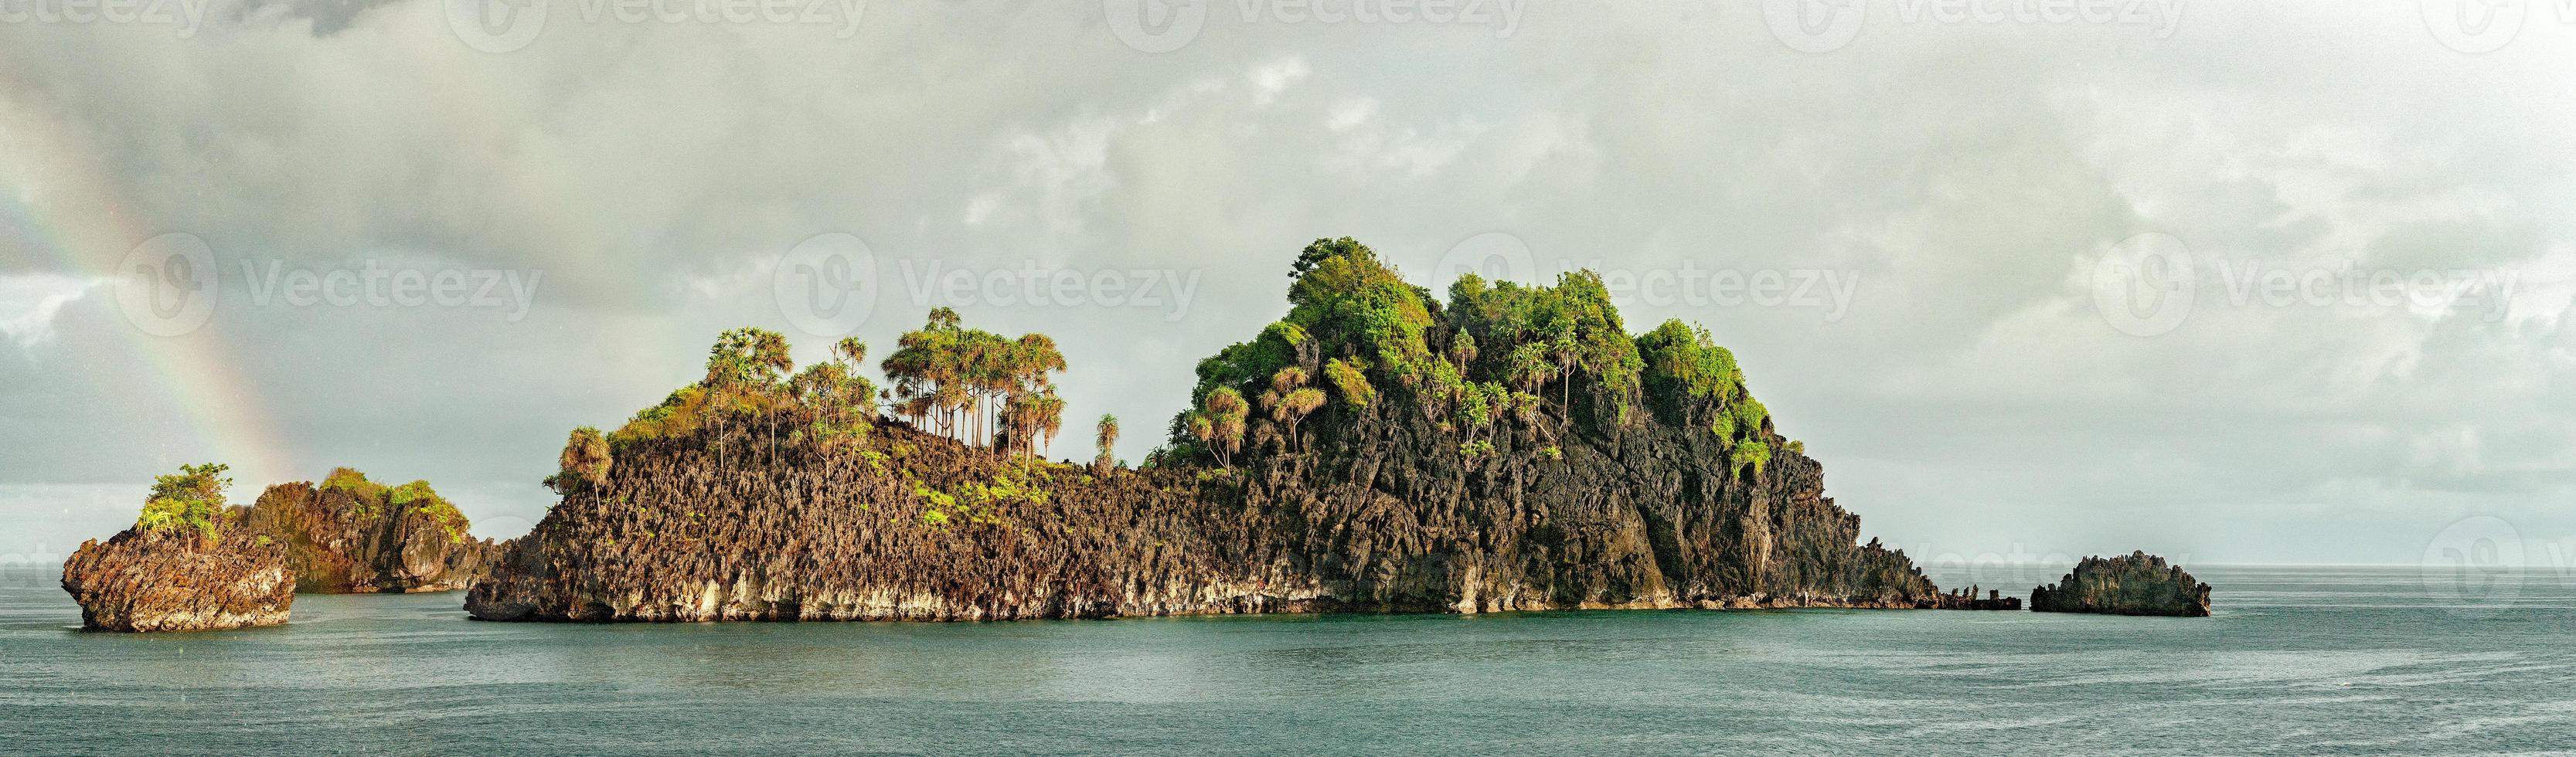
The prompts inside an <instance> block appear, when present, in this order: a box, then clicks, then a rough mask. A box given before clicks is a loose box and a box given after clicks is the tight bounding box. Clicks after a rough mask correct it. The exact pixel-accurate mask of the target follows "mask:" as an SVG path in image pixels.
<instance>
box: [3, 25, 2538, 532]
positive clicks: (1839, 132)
mask: <svg viewBox="0 0 2576 757" xmlns="http://www.w3.org/2000/svg"><path fill="white" fill-rule="evenodd" d="M540 1H541V0H540ZM631 1H632V0H630V2H631ZM65 2H66V0H44V1H43V2H34V1H33V0H10V3H9V4H0V12H5V14H7V17H6V18H0V145H5V147H0V553H7V554H9V555H16V556H33V559H37V560H39V561H43V560H47V559H50V560H59V559H60V556H61V555H62V554H64V553H67V552H69V551H70V550H71V549H72V548H73V547H74V546H76V545H77V544H78V542H79V541H80V540H81V539H83V538H90V537H104V536H107V535H109V534H110V533H112V532H114V531H116V530H117V529H119V528H121V527H123V526H124V525H125V524H127V523H128V522H130V520H131V518H132V517H133V513H134V511H135V509H136V508H137V507H139V506H140V504H141V499H142V493H143V491H144V487H145V485H146V483H147V482H148V481H149V480H150V477H151V476H153V475H155V474H157V473H163V472H168V471H170V470H172V469H174V468H175V467H176V466H177V465H179V464H181V463H187V462H197V461H203V460H221V461H226V462H230V463H232V464H233V465H234V466H235V473H236V478H237V479H238V485H237V488H236V490H235V497H236V498H237V499H240V500H243V501H248V500H249V499H251V498H252V497H254V496H256V494H257V492H258V490H259V488H260V487H262V486H265V485H267V484H270V483H276V482H279V481H286V480H301V479H309V478H316V477H319V476H321V475H322V474H323V473H324V472H326V471H327V470H328V469H330V468H331V467H332V466H335V465H352V466H357V467H360V468H362V469H364V470H366V471H368V472H369V473H371V474H374V475H375V476H376V477H378V478H379V479H385V480H392V481H407V480H410V479H413V478H425V479H428V480H429V481H431V482H433V483H434V484H436V485H437V486H438V487H439V488H440V490H441V491H443V492H446V493H447V494H449V496H450V497H451V498H452V499H454V500H455V501H456V502H457V503H458V505H459V506H460V507H461V508H463V509H464V511H465V512H466V513H467V514H468V515H469V516H471V517H473V518H474V519H475V521H476V528H475V530H476V531H477V532H478V533H481V534H483V535H491V536H511V535H515V534H517V533H518V532H520V531H523V530H525V528H526V527H527V526H528V524H529V523H530V522H531V521H533V520H534V519H535V518H537V517H539V516H540V515H541V514H542V512H543V510H544V507H545V506H546V504H547V502H548V495H547V493H546V492H545V490H544V489H542V488H541V487H540V486H539V485H538V483H537V482H538V481H539V480H540V479H541V478H543V477H544V476H545V475H546V474H547V473H548V472H550V470H551V469H552V467H553V464H554V463H553V460H554V455H555V452H556V450H557V449H559V448H560V446H561V444H562V442H563V438H564V434H565V432H566V431H567V430H568V429H570V428H572V427H574V426H578V425H598V426H602V427H612V426H614V425H615V424H617V423H619V422H620V421H622V420H623V419H624V418H625V417H626V416H627V415H628V414H629V413H631V412H633V411H634V410H635V409H637V408H639V407H641V406H644V405H647V404H650V403H653V402H655V401H657V400H659V399H660V398H661V397H662V395H663V394H665V393H666V392H668V391H669V390H671V389H672V388H674V387H677V386H679V385H681V384H684V383H687V382H689V381H691V380H692V379H694V378H696V377H697V376H698V375H699V373H700V368H699V365H700V363H701V361H702V358H703V351H704V349H705V346H706V344H707V343H708V342H709V341H711V339H712V337H713V336H714V334H715V333H716V332H717V331H718V330H720V329H722V328H725V327H729V326H735V325H742V324H752V325H759V326H764V327H768V328H775V329H780V330H782V331H785V332H786V333H788V334H789V335H790V337H791V338H793V339H795V340H796V341H797V349H798V354H799V357H800V358H801V359H813V358H816V357H819V356H820V355H821V354H822V352H823V348H824V345H825V344H826V343H827V341H828V339H827V337H829V336H835V335H837V333H838V332H839V331H841V330H844V329H847V330H851V331H855V332H857V333H859V334H860V335H862V336H864V337H866V338H868V339H870V340H871V341H873V342H875V343H877V344H879V345H881V346H882V345H889V344H891V342H892V340H893V337H894V336H895V335H896V334H897V333H899V332H900V331H901V330H903V329H905V328H908V327H912V326H915V325H917V324H919V322H920V320H921V317H922V313H923V311H925V310H927V309H928V308H930V307H933V306H938V305H950V306H954V307H956V308H957V309H958V310H960V311H961V312H962V313H964V314H965V317H966V319H967V321H968V323H970V324H971V325H976V326H981V327H985V328H989V329H992V330H995V331H1002V332H1006V333H1020V332H1026V331H1044V332H1047V333H1049V334H1052V335H1053V336H1055V338H1056V339H1057V341H1058V342H1059V343H1060V344H1061V345H1062V347H1063V349H1064V352H1065V353H1066V355H1067V357H1068V359H1069V361H1070V362H1071V364H1072V369H1071V371H1070V372H1069V373H1068V374H1066V375H1065V377H1064V378H1063V385H1064V392H1065V394H1066V396H1067V402H1068V405H1067V415H1068V418H1069V419H1071V420H1070V421H1069V422H1068V424H1067V425H1068V427H1071V428H1075V429H1081V430H1080V431H1077V432H1075V433H1073V434H1072V435H1071V438H1068V439H1065V440H1063V441H1062V442H1061V443H1058V444H1056V445H1055V447H1054V451H1055V453H1056V456H1058V457H1076V458H1083V457H1088V456H1089V455H1090V440H1089V434H1088V431H1087V429H1088V426H1089V419H1091V418H1094V417H1096V416H1098V415H1099V414H1101V413H1116V414H1117V415H1119V416H1120V417H1122V418H1124V419H1126V428H1127V430H1128V433H1127V434H1126V438H1125V439H1124V441H1122V443H1121V445H1120V449H1119V450H1118V453H1119V454H1120V455H1121V456H1123V457H1126V458H1130V459H1135V458H1140V457H1141V456H1142V455H1143V453H1144V452H1145V450H1146V449H1148V448H1149V447H1150V446H1151V445H1152V444H1153V443H1154V442H1155V439H1154V437H1156V436H1158V433H1157V432H1158V431H1159V429H1160V428H1161V424H1162V421H1163V420H1164V419H1165V418H1167V417H1169V415H1170V414H1171V413H1172V412H1174V411H1175V410H1177V409H1179V408H1180V406H1181V405H1182V404H1183V402H1184V399H1185V398H1184V392H1185V391H1186V389H1187V387H1188V386H1189V385H1190V368H1191V365H1192V364H1193V363H1194V362H1195V361H1196V360H1197V359H1198V358H1199V357H1202V356H1205V355H1207V354H1209V353H1211V352H1212V351H1214V350H1215V349H1217V348H1218V347H1220V346H1222V345H1224V344H1226V343H1228V342H1232V341H1235V340H1239V339H1242V338H1245V337H1248V336H1250V335H1252V334H1254V333H1256V331H1257V330H1258V329H1259V328H1260V327H1261V325H1262V324H1264V323H1265V322H1267V321H1269V320H1272V319H1274V318H1276V317H1278V316H1279V315H1280V314H1281V313H1283V312H1284V310H1285V308H1286V305H1285V303H1284V302H1283V301H1282V299H1281V294H1282V291H1283V287H1284V285H1285V283H1286V279H1285V278H1284V275H1285V273H1286V270H1287V264H1288V262H1289V260H1290V259H1292V258H1293V256H1294V254H1295V252H1296V251H1297V249H1298V248H1299V247H1301V246H1302V245H1303V244H1304V243H1305V242H1307V241H1308V240H1311V239H1314V238H1316V237H1322V236H1344V235H1348V236H1354V237H1358V238H1359V239H1361V240H1362V241H1365V242H1367V243H1368V244H1370V245H1372V246H1374V247H1375V248H1377V249H1378V250H1379V251H1381V253H1383V254H1384V255H1385V256H1386V257H1388V258H1390V259H1391V260H1393V261H1395V262H1396V263H1397V264H1398V265H1399V266H1401V267H1403V268H1404V269H1405V270H1406V271H1407V272H1408V273H1409V274H1411V275H1412V277H1413V278H1415V280H1416V281H1417V283H1422V284H1425V285H1428V286H1432V287H1433V288H1435V289H1439V288H1443V287H1445V283H1446V282H1445V281H1441V282H1434V281H1432V278H1433V276H1434V274H1435V272H1437V271H1441V270H1454V269H1457V268H1459V267H1461V266H1467V265H1472V266H1477V267H1480V268H1484V269H1486V270H1490V271H1496V272H1500V273H1506V274H1511V275H1517V276H1523V277H1544V276H1552V275H1553V274H1554V273H1555V272H1556V271H1557V270H1559V269H1561V268H1563V267H1565V266H1568V265H1573V266H1592V267H1596V268H1600V269H1603V270H1605V271H1607V272H1609V273H1610V274H1611V276H1612V279H1613V281H1612V283H1613V284H1614V285H1617V284H1619V283H1620V282H1621V281H1626V282H1630V283H1632V284H1633V285H1634V287H1635V288H1634V289H1632V290H1629V291H1627V292H1625V294H1624V296H1623V305H1624V307H1625V308H1626V314H1627V317H1628V323H1629V326H1630V327H1631V329H1632V330H1642V329H1644V328H1647V327H1651V326H1652V325H1653V324H1654V323H1655V322H1657V321H1660V320H1662V319H1664V318H1668V317H1679V318H1684V319H1688V320H1693V321H1697V322H1700V323H1702V324H1705V325H1706V326H1707V327H1708V328H1709V330H1710V331H1711V332H1712V333H1713V334H1714V335H1715V336H1716V337H1717V339H1718V340H1719V341H1720V342H1722V343H1724V344H1726V345H1729V346H1730V347H1732V348H1734V349H1735V351H1736V353H1737V354H1738V356H1739V357H1740V358H1741V360H1742V362H1743V364H1744V365H1745V367H1746V370H1747V373H1748V375H1749V377H1750V380H1751V382H1752V386H1753V388H1754V390H1755V392H1757V393H1758V394H1759V396H1761V397H1762V398H1763V400H1764V401H1765V402H1766V403H1768V404H1769V406H1770V407H1771V409H1772V411H1773V412H1774V414H1775V415H1776V416H1777V418H1778V420H1779V424H1780V430H1781V431H1782V432H1783V433H1785V434H1788V435H1790V436H1792V437H1795V438H1798V439H1802V440H1804V441H1805V442H1806V445H1807V450H1808V452H1809V453H1810V454H1811V455H1814V456H1815V457H1817V458H1818V459H1820V460H1822V461H1824V463H1825V466H1826V470H1827V473H1828V476H1827V479H1826V483H1827V487H1828V493H1829V494H1830V495H1832V496H1834V497H1836V498H1837V499H1838V500H1839V501H1840V503H1841V504H1843V505H1844V506H1845V507H1848V508H1850V509H1852V510H1853V511H1855V512H1858V513H1860V514H1861V515H1862V516H1863V518H1864V520H1863V530H1864V531H1865V533H1866V534H1867V535H1869V536H1878V537H1883V538H1885V539H1887V540H1888V541H1889V542H1891V543H1894V544H1896V545H1898V546H1901V547H1904V548H1906V549H1907V550H1908V551H1909V552H1914V553H1916V554H1917V556H1918V557H1924V558H1938V557H1941V556H1943V555H1949V556H1952V557H1953V558H1954V559H1955V558H1970V559H1973V558H1975V557H1977V556H1978V555H1981V554H1992V555H2011V554H2027V555H2051V554H2058V555H2068V554H2084V553H2092V552H2126V551H2128V550H2130V549H2138V548H2143V549H2148V550H2151V551H2158V552H2163V553H2167V554H2171V555H2176V556H2180V557H2182V558H2184V559H2186V560H2187V561H2197V562H2368V563H2409V564H2411V563H2416V562H2418V561H2419V560H2421V559H2423V558H2424V557H2425V556H2426V554H2427V553H2428V550H2429V551H2431V552H2433V553H2437V554H2438V553H2439V552H2440V551H2441V550H2442V549H2445V548H2450V547H2459V546H2464V545H2474V544H2475V542H2476V539H2477V538H2478V537H2500V540H2499V541H2497V542H2496V543H2500V544H2506V545H2508V546H2511V547H2514V548H2518V549H2521V550H2523V551H2524V553H2525V555H2526V559H2528V560H2529V561H2531V562H2538V563H2545V564H2552V565H2556V566H2567V565H2569V564H2570V563H2569V562H2568V561H2569V560H2570V559H2576V506H2571V505H2576V498H2571V495H2576V329H2571V328H2570V324H2569V323H2568V321H2567V315H2568V309H2569V307H2570V304H2571V299H2572V298H2576V245H2571V240H2576V229H2571V220H2570V219H2571V217H2576V216H2571V214H2570V213H2569V212H2568V211H2569V209H2570V208H2571V207H2572V206H2576V204H2572V203H2571V201H2576V192H2571V190H2576V171H2571V170H2570V168H2571V167H2576V147H2571V145H2572V144H2576V142H2571V140H2570V138H2569V135H2570V134H2576V99H2571V98H2576V86H2571V84H2576V10H2571V9H2569V8H2566V7H2562V6H2563V5H2564V3H2555V2H2534V3H2529V4H2525V3H2521V2H2515V1H2514V0H2506V2H2504V3H2503V4H2502V5H2501V7H2500V8H2498V9H2497V11H2498V12H2501V13H2502V14H2503V15H2500V16H2495V17H2492V18H2488V17H2482V16H2479V15H2476V14H2475V13H2473V14H2472V15H2470V16H2466V17H2463V16H2460V15H2458V14H2456V13H2454V9H2453V8H2452V7H2451V5H2452V4H2453V0H2428V2H2422V3H2419V2H2417V0H2360V1H2359V2H2328V1H2324V0H2320V1H2319V2H2313V3H2292V4H2273V3H2236V2H2229V3H2216V2H2190V3H2182V2H2172V3H2158V2H2154V1H2153V0H2149V1H2147V2H2129V0H2120V1H2119V2H2110V3H2101V2H2096V3H2092V4H2089V5H2072V4H2070V5H2066V6H2059V5H2056V4H2049V5H2045V6H2043V5H2040V4H2037V3H2035V2H2028V3H2016V2H2013V1H2012V0H1978V2H1975V3H1971V4H1967V5H1956V4H1951V3H1942V2H1927V3H1917V2H1913V0H1867V1H1866V2H1865V3H1862V4H1860V5H1859V6H1857V10H1856V11H1855V10H1853V9H1852V7H1851V6H1848V5H1847V4H1840V3H1836V4H1822V3H1804V2H1803V0H1798V1H1795V2H1791V1H1775V2H1771V3H1767V4H1766V3H1764V2H1761V1H1760V0H1716V1H1714V2H1668V3H1657V2H1616V3H1611V2H1600V3H1548V2H1540V1H1538V0H1531V1H1530V2H1526V3H1523V2H1521V1H1520V0H1508V1H1505V0H1490V1H1487V0H1478V1H1474V2H1469V1H1466V0H1462V2H1461V4H1460V5H1459V6H1457V7H1455V8H1451V7H1448V6H1442V5H1438V4H1433V5H1432V6H1430V7H1428V8H1425V7H1420V6H1417V5H1416V4H1412V3H1402V4H1390V3H1385V2H1378V1H1377V0H1363V1H1362V2H1360V3H1359V5H1357V6H1353V5H1352V4H1351V0H1317V2H1316V4H1314V5H1311V6H1310V5H1307V4H1302V3H1287V2H1275V1H1274V0H1254V1H1253V2H1250V3H1249V4H1246V3H1243V2H1237V1H1236V0H1215V1H1213V2H1205V3H1196V4H1193V3H1188V2H1178V3H1160V2H1153V1H1152V0H1147V1H1146V2H1142V3H1138V2H1129V1H1128V0H1109V1H1108V2H1106V3H1102V2H1065V3H1055V2H1048V3H1037V2H1028V3H1001V2H986V1H976V0H970V1H959V2H912V3H892V2H882V1H879V2H873V3H862V2H857V0H850V2H849V3H848V4H845V3H843V2H840V0H825V1H824V2H820V3H816V2H810V1H809V0H798V2H795V3H781V4H778V5H774V6H760V5H746V6H739V7H722V6H714V5H710V6H706V7H705V8H704V9H701V8H700V6H697V5H695V4H693V3H694V0H665V1H664V2H661V3H657V4H654V5H649V6H647V5H619V4H616V3H605V4H603V3H594V2H584V1H583V0H564V1H563V2H557V3H555V4H553V5H542V4H540V5H539V6H537V7H538V8H542V13H540V12H539V11H538V10H536V9H532V8H519V9H517V10H516V11H515V13H513V12H512V9H511V7H510V6H506V5H501V4H499V2H498V0H495V2H494V4H492V5H491V6H490V7H488V8H479V7H478V6H477V3H476V0H453V2H451V1H450V0H398V1H396V2H390V3H383V4H373V5H370V4H367V3H363V2H362V3H356V4H340V3H312V4H296V3H250V4H229V3H230V0H220V1H217V2H214V3H213V4H212V5H211V6H209V5H206V4H205V2H206V0H185V1H183V0H167V2H166V3H165V2H162V0H153V1H152V2H147V3H144V6H143V7H142V8H140V9H137V10H134V11H133V12H132V13H127V12H121V11H120V12H116V13H113V14H110V13H109V12H107V11H99V10H95V9H93V6H88V5H82V4H80V0H70V4H69V5H66V4H65ZM1802 4H1805V5H1810V6H1813V7H1809V8H1806V9H1805V12H1806V13H1807V15H1805V16H1804V17H1803V18H1800V17H1796V16H1794V15H1793V14H1795V13H1798V12H1800V8H1799V6H1800V5H1802ZM1766 5H1768V6H1769V7H1766ZM2486 7H2487V6H2485V5H2483V4H2478V3H2476V2H2474V0H2472V10H2473V11H2476V12H2477V13H2485V12H2487V11H2486V10H2485V9H2486ZM702 10H703V11H704V12H701V11H702ZM854 10H855V11H859V12H858V13H855V14H854V13H852V11H854ZM477 11H484V12H485V13H483V14H482V15H479V16H478V15H476V12H477ZM134 14H140V17H137V16H136V15H134ZM156 14H157V15H156ZM1766 14H1768V15H1766ZM111 15H112V17H111ZM1336 19H1338V20H1336ZM138 266H139V267H141V268H143V269H144V270H145V272H146V273H149V274H156V275H157V276H158V278H157V279H147V278H142V277H138V276H134V275H130V274H132V273H133V271H134V270H135V269H137V267H138ZM960 271H962V272H964V273H962V274H960V273H957V272H960ZM961 277H962V278H961ZM156 282H157V283H156ZM173 282H179V283H187V284H191V286H188V287H184V288H183V287H180V286H177V285H175V284H174V283H173ZM2356 282H2357V284H2356ZM195 284H203V286H195ZM156 298H158V299H157V300H156Z"/></svg>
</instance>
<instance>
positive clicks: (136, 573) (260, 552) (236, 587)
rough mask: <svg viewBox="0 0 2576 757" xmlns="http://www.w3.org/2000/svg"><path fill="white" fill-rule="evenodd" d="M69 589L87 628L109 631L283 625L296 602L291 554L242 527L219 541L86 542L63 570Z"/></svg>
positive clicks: (171, 537) (193, 535)
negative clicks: (289, 564)
mask: <svg viewBox="0 0 2576 757" xmlns="http://www.w3.org/2000/svg"><path fill="white" fill-rule="evenodd" d="M233 510H234V511H233V512H232V513H229V514H228V515H229V517H230V518H231V519H233V520H235V521H237V520H238V518H239V517H240V514H239V510H240V508H234V509H233ZM63 590H64V591H66V592H70V593H71V595H72V599H73V600H74V601H76V602H79V603H80V607H81V625H82V627H84V628H88V629H92V630H104V631H203V630H210V629H217V628H240V627H244V626H267V625H276V624H279V623H284V622H286V614H287V608H288V607H289V606H291V605H293V604H294V602H295V578H294V574H293V573H292V572H291V571H289V570H287V567H286V548H285V547H284V546H283V545H280V544H277V543H276V542H275V540H273V539H268V538H265V537H262V536H260V535H258V534H254V533H251V532H250V531H248V530H246V529H242V528H239V527H238V526H235V527H231V528H226V529H224V530H223V531H222V533H221V535H219V536H208V535H205V534H204V533H202V532H200V531H197V530H194V529H171V530H152V529H147V528H144V527H140V526H138V527H136V528H131V529H127V530H126V531H125V532H123V533H119V534H117V535H116V536H115V537H113V538H110V539H108V540H107V541H105V542H100V541H97V540H91V541H87V542H83V543H82V544H81V546H80V549H79V550H78V551H75V552H73V553H72V556H71V559H69V560H67V561H64V563H63Z"/></svg>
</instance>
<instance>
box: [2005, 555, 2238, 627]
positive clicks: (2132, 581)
mask: <svg viewBox="0 0 2576 757" xmlns="http://www.w3.org/2000/svg"><path fill="white" fill-rule="evenodd" d="M2030 609H2031V610H2032V611H2033V612H2089V613H2101V614H2107V615H2166V616H2175V617H2194V618H2197V617H2208V616H2209V584H2205V583H2201V582H2200V581H2199V580H2197V579H2194V578H2192V577H2191V574H2190V573H2186V572H2184V571H2183V569H2182V566H2180V565H2168V564H2166V563H2165V559H2164V558H2162V557H2157V556H2154V555H2149V554H2147V553H2146V552H2144V551H2138V552H2131V553H2129V554H2128V555H2125V556H2121V557H2087V558H2084V560H2083V561H2081V562H2078V563H2076V564H2075V570H2074V571H2073V572H2069V573H2067V574H2066V577H2065V578H2062V579H2059V580H2058V582H2057V584H2056V585H2055V586H2040V587H2036V588H2033V589H2031V590H2030Z"/></svg>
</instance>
